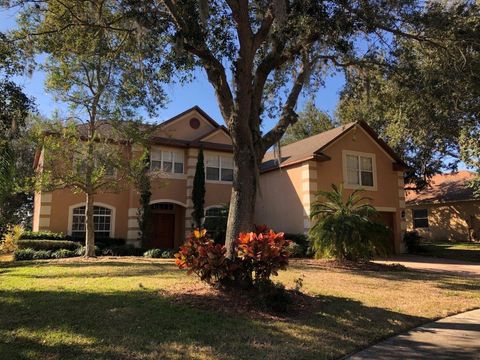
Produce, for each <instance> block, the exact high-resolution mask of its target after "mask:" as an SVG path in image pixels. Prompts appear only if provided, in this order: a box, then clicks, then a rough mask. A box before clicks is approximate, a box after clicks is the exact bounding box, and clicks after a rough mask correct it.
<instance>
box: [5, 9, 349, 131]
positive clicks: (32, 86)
mask: <svg viewBox="0 0 480 360" xmlns="http://www.w3.org/2000/svg"><path fill="white" fill-rule="evenodd" d="M15 26H16V11H15V10H5V9H0V31H2V32H5V31H8V30H11V29H13V28H15ZM16 82H17V84H19V85H21V86H22V87H23V88H24V91H25V93H27V94H28V95H29V96H31V97H33V98H34V99H35V103H36V104H37V107H38V110H39V112H40V114H41V115H43V116H45V117H47V118H48V117H49V116H50V115H51V114H52V112H53V111H55V110H63V111H64V110H65V107H64V106H63V105H62V104H61V103H58V102H56V101H55V99H54V98H53V97H52V96H51V95H50V94H49V93H47V92H46V91H45V90H44V86H43V85H44V82H45V74H44V73H43V72H41V71H36V72H34V73H33V74H32V75H31V76H22V77H17V78H16ZM344 83H345V80H344V77H343V75H342V73H337V74H335V75H333V76H330V77H328V78H326V79H325V86H324V87H323V88H321V89H319V90H318V91H317V93H316V98H315V102H316V105H317V107H318V108H319V109H321V110H324V111H326V112H328V113H329V114H330V115H333V114H334V112H335V108H336V106H337V102H338V99H339V91H340V90H341V89H342V87H343V85H344ZM165 89H166V91H167V94H168V96H169V100H170V101H169V103H168V104H167V105H166V107H165V108H164V109H161V110H160V112H159V115H158V117H157V118H154V119H148V120H150V121H155V120H157V121H163V120H166V119H168V118H170V117H172V116H174V115H176V114H178V113H180V112H182V111H184V110H185V109H188V108H190V107H192V106H194V105H198V106H200V107H201V108H202V109H204V110H205V111H206V112H207V113H208V114H209V115H210V116H212V117H213V118H214V119H215V120H216V121H218V122H219V123H223V119H222V116H221V114H220V110H219V108H218V105H217V101H216V98H215V94H214V91H213V88H212V86H211V85H210V83H209V82H208V80H207V77H206V74H205V73H204V72H203V71H200V70H199V71H197V72H196V76H195V80H193V81H192V82H191V83H188V84H186V85H185V84H184V85H176V84H174V85H166V87H165ZM304 102H305V99H304V98H302V99H301V100H300V101H299V104H298V110H301V109H302V107H303V104H304ZM264 125H265V128H264V130H268V129H269V128H271V127H272V126H273V125H274V121H273V120H269V121H268V122H267V123H266V124H264Z"/></svg>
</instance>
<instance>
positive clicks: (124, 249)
mask: <svg viewBox="0 0 480 360" xmlns="http://www.w3.org/2000/svg"><path fill="white" fill-rule="evenodd" d="M145 251H146V249H143V248H136V247H134V246H133V245H117V246H115V245H114V246H109V247H107V248H105V249H103V250H102V255H104V256H143V254H144V253H145Z"/></svg>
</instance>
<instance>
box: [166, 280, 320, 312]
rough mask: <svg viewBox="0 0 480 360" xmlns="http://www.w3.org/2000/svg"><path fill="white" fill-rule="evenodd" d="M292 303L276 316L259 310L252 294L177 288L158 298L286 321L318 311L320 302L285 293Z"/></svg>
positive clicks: (202, 287) (204, 286) (204, 287)
mask: <svg viewBox="0 0 480 360" xmlns="http://www.w3.org/2000/svg"><path fill="white" fill-rule="evenodd" d="M285 291H287V293H288V295H289V296H290V298H291V300H292V303H291V305H290V306H289V309H290V310H289V311H288V312H287V313H286V314H277V313H274V312H272V311H270V310H269V309H265V308H263V307H262V306H261V305H260V304H259V303H258V302H257V301H256V300H255V299H256V297H257V294H256V293H255V290H239V289H235V290H218V289H215V288H213V287H211V286H209V285H207V284H202V283H196V284H189V285H184V286H179V287H178V288H176V289H175V290H162V291H160V292H159V294H160V295H161V296H162V297H166V298H168V299H169V300H170V301H171V303H172V304H175V305H183V306H188V307H191V308H195V309H202V310H206V311H216V312H219V313H224V314H229V315H242V316H246V317H248V318H252V319H263V320H275V321H287V320H292V319H295V318H301V317H302V316H305V315H307V314H309V313H310V314H311V312H312V311H314V310H315V309H318V308H319V307H320V306H321V304H322V300H321V299H320V298H317V297H313V296H309V295H307V294H304V293H300V292H297V291H294V290H288V289H287V290H285Z"/></svg>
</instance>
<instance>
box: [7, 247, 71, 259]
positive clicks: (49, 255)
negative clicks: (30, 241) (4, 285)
mask: <svg viewBox="0 0 480 360" xmlns="http://www.w3.org/2000/svg"><path fill="white" fill-rule="evenodd" d="M74 256H79V255H78V254H77V253H76V252H75V251H72V250H67V249H59V250H57V251H52V250H33V249H19V250H16V251H15V252H14V253H13V259H14V260H16V261H22V260H43V259H62V258H69V257H74Z"/></svg>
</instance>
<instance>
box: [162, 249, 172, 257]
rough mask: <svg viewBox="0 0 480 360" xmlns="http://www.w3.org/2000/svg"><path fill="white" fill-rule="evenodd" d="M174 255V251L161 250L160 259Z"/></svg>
mask: <svg viewBox="0 0 480 360" xmlns="http://www.w3.org/2000/svg"><path fill="white" fill-rule="evenodd" d="M174 257H175V251H173V250H163V252H162V259H173V258H174Z"/></svg>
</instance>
